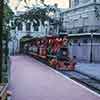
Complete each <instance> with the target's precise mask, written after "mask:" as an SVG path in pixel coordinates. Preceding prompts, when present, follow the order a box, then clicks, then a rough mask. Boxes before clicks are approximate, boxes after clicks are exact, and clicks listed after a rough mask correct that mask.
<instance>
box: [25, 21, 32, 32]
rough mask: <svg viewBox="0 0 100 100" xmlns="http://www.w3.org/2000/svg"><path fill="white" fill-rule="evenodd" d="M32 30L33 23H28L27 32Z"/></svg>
mask: <svg viewBox="0 0 100 100" xmlns="http://www.w3.org/2000/svg"><path fill="white" fill-rule="evenodd" d="M30 30H31V23H26V31H30Z"/></svg>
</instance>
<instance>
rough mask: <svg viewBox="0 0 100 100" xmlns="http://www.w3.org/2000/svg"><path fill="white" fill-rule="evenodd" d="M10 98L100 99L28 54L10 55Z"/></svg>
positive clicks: (38, 99) (21, 99) (20, 99)
mask: <svg viewBox="0 0 100 100" xmlns="http://www.w3.org/2000/svg"><path fill="white" fill-rule="evenodd" d="M11 59H12V66H11V81H10V88H11V90H12V93H13V95H12V100H100V97H99V96H97V95H95V94H94V93H92V92H90V91H88V90H87V89H85V88H83V87H81V86H79V85H77V84H75V83H74V82H73V81H70V80H69V79H65V78H64V77H63V76H61V75H59V74H57V73H56V72H54V71H53V70H51V69H50V68H49V67H48V66H46V65H44V64H42V63H40V62H38V61H37V60H35V59H32V58H31V57H28V56H16V57H11Z"/></svg>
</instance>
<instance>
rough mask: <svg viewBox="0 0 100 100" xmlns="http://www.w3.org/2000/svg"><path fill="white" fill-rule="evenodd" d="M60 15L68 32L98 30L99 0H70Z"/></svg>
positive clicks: (99, 27) (99, 23)
mask: <svg viewBox="0 0 100 100" xmlns="http://www.w3.org/2000/svg"><path fill="white" fill-rule="evenodd" d="M62 16H63V28H64V30H66V31H67V32H68V33H76V32H77V33H84V32H100V0H70V8H69V9H67V10H66V11H65V12H63V13H62Z"/></svg>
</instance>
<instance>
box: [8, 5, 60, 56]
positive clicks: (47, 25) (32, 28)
mask: <svg viewBox="0 0 100 100" xmlns="http://www.w3.org/2000/svg"><path fill="white" fill-rule="evenodd" d="M40 8H41V7H40ZM50 8H51V9H52V12H50V13H49V15H48V16H49V17H50V19H48V20H45V22H44V25H43V24H42V22H41V20H40V19H38V22H37V21H36V20H35V19H34V20H33V21H31V20H30V19H29V20H26V21H19V22H18V23H17V25H16V26H15V28H14V29H11V37H12V39H11V42H10V43H9V48H10V53H11V54H12V53H13V54H15V53H17V52H19V48H20V40H21V38H23V37H24V36H27V35H29V36H32V37H42V36H46V35H48V34H51V35H53V34H58V32H59V23H58V22H59V19H60V13H61V12H60V11H61V10H60V9H59V8H57V5H50ZM41 9H42V8H41ZM53 9H54V10H53ZM24 13H25V12H22V11H21V12H20V11H18V12H16V16H15V17H14V19H13V20H11V21H10V26H11V27H13V26H14V25H13V24H14V22H15V19H16V18H18V17H19V16H20V15H21V14H24Z"/></svg>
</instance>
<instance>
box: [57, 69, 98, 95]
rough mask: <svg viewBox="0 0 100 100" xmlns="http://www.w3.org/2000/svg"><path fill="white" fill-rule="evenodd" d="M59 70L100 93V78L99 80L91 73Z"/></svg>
mask: <svg viewBox="0 0 100 100" xmlns="http://www.w3.org/2000/svg"><path fill="white" fill-rule="evenodd" d="M58 71H59V72H61V73H62V74H64V75H66V76H68V77H69V78H71V79H73V80H75V81H77V82H79V83H81V84H82V85H85V86H86V87H88V88H90V89H91V90H93V91H95V92H97V93H99V94H100V80H97V79H95V78H93V77H91V76H89V75H86V74H84V73H81V72H78V71H65V70H62V71H61V70H58Z"/></svg>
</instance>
